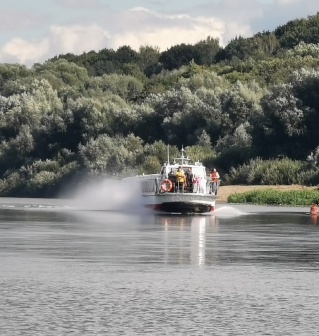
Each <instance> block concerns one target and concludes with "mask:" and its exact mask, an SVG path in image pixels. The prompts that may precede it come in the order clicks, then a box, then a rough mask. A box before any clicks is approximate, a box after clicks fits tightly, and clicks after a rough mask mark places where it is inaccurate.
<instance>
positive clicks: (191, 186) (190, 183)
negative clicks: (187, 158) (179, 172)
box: [185, 168, 194, 192]
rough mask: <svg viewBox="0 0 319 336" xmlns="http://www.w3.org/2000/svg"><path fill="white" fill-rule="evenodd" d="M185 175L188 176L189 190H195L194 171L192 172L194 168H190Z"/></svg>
mask: <svg viewBox="0 0 319 336" xmlns="http://www.w3.org/2000/svg"><path fill="white" fill-rule="evenodd" d="M185 177H186V185H187V189H188V190H189V192H192V191H193V177H194V176H193V173H192V169H191V168H188V169H187V171H186V173H185Z"/></svg>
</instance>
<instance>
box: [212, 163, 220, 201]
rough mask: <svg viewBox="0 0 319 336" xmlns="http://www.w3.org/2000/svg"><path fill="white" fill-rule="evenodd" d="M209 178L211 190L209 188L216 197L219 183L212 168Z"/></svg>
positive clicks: (217, 174) (217, 175) (216, 173)
mask: <svg viewBox="0 0 319 336" xmlns="http://www.w3.org/2000/svg"><path fill="white" fill-rule="evenodd" d="M210 178H211V188H210V190H211V193H213V194H215V195H217V189H218V182H219V179H220V176H219V173H218V171H217V170H216V168H214V169H213V170H212V171H211V173H210Z"/></svg>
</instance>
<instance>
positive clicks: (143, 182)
mask: <svg viewBox="0 0 319 336" xmlns="http://www.w3.org/2000/svg"><path fill="white" fill-rule="evenodd" d="M180 167H181V168H182V170H183V171H184V173H186V172H187V171H190V172H191V173H192V174H193V177H195V179H194V181H193V183H188V184H186V185H184V186H181V185H180V184H179V183H178V182H177V181H176V177H175V181H174V175H170V172H171V170H173V173H176V172H177V170H178V169H179V168H180ZM128 179H130V180H131V181H134V182H138V185H139V187H140V189H141V196H142V203H143V205H144V206H145V207H147V208H150V209H153V210H155V211H159V212H166V213H211V212H212V211H214V210H215V199H216V195H215V194H214V193H212V190H211V183H210V182H211V181H210V178H209V175H207V173H206V168H205V167H204V166H203V164H202V163H201V162H193V161H191V159H189V158H188V157H184V150H182V155H181V157H180V158H175V159H174V160H173V162H170V161H169V155H168V161H167V162H166V163H164V164H163V166H162V169H161V172H160V173H159V174H150V175H139V176H135V177H131V178H128ZM126 180H127V179H126Z"/></svg>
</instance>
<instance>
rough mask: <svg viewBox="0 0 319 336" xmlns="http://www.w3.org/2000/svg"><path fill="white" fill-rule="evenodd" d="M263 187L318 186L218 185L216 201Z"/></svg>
mask: <svg viewBox="0 0 319 336" xmlns="http://www.w3.org/2000/svg"><path fill="white" fill-rule="evenodd" d="M264 189H274V190H280V191H290V190H305V189H306V190H307V189H309V190H313V189H318V186H315V187H306V186H303V185H300V184H292V185H227V186H220V187H219V188H218V193H217V198H216V201H217V202H223V203H227V198H228V196H229V195H231V194H235V193H237V194H239V193H243V192H246V191H253V190H264Z"/></svg>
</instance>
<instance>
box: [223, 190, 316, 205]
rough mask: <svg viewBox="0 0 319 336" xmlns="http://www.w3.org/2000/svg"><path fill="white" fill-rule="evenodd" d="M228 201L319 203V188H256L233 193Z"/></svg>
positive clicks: (276, 203) (283, 203)
mask: <svg viewBox="0 0 319 336" xmlns="http://www.w3.org/2000/svg"><path fill="white" fill-rule="evenodd" d="M227 201H228V203H251V204H263V205H264V204H265V205H292V206H310V205H311V204H312V203H317V204H318V203H319V189H318V190H290V191H281V190H274V189H267V190H254V191H247V192H243V193H235V194H231V195H229V196H228V199H227Z"/></svg>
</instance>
